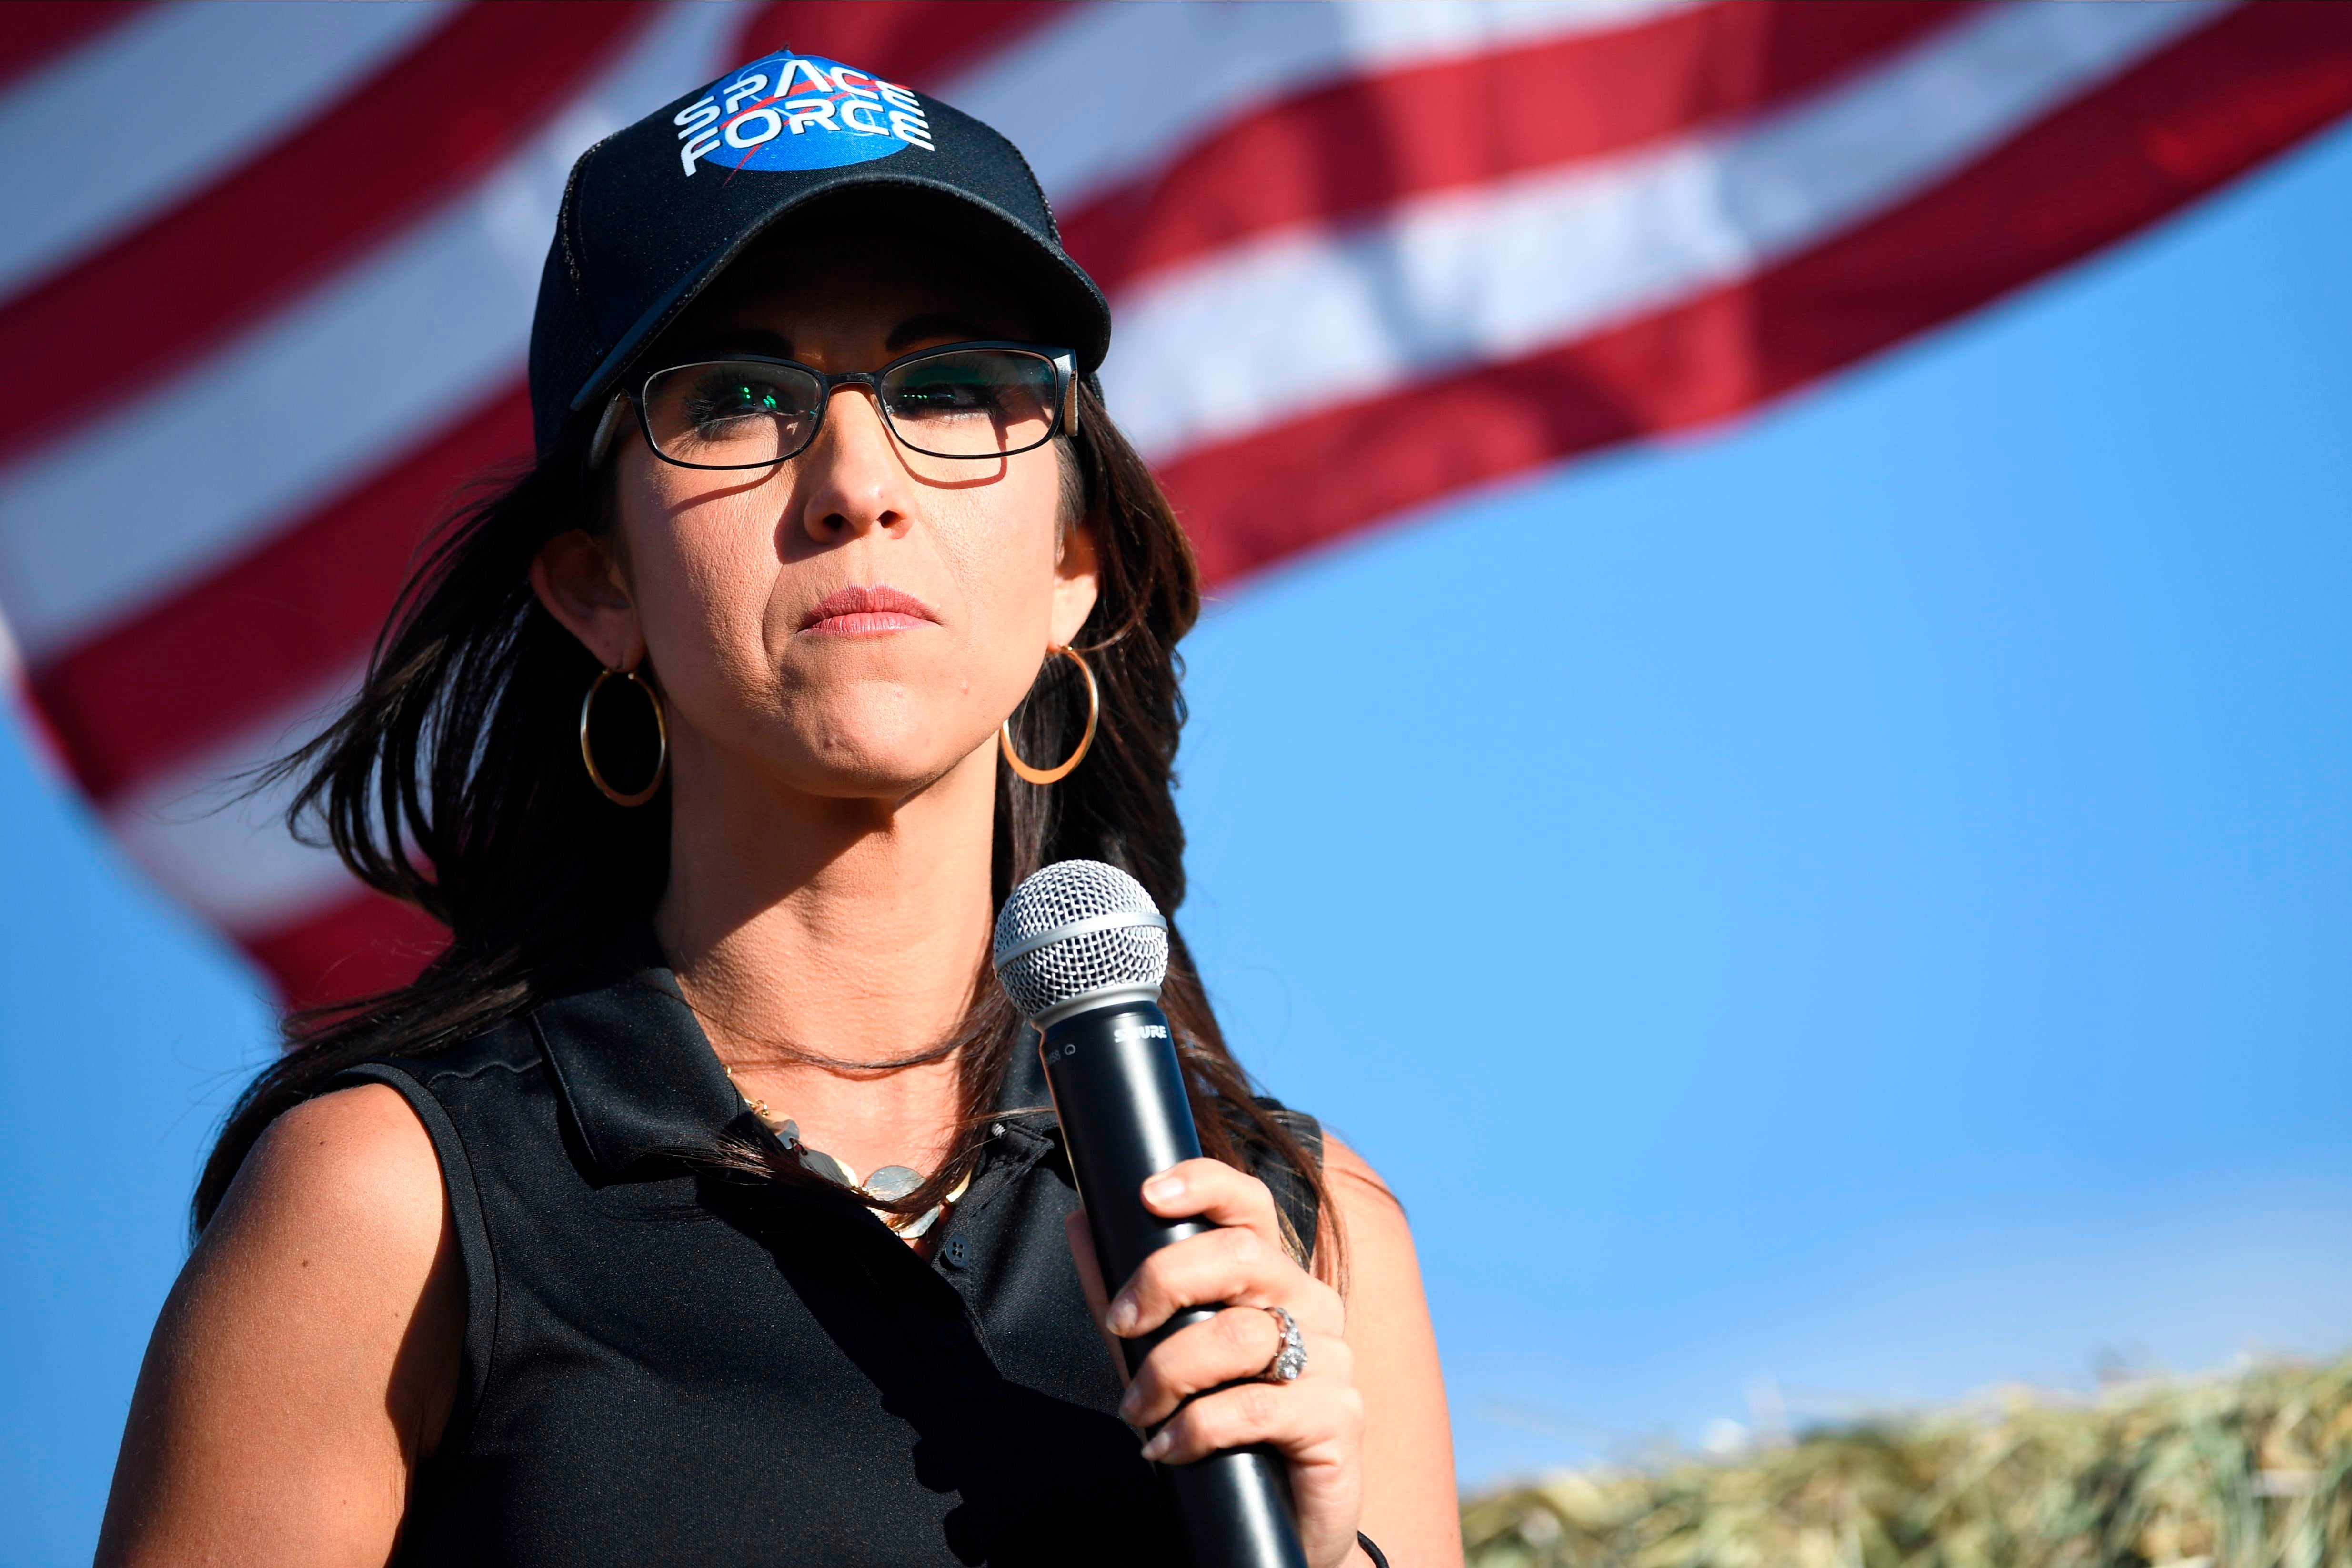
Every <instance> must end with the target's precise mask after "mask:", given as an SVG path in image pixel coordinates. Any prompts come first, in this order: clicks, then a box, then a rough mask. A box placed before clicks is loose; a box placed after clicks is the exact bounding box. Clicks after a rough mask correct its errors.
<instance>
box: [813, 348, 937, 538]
mask: <svg viewBox="0 0 2352 1568" xmlns="http://www.w3.org/2000/svg"><path fill="white" fill-rule="evenodd" d="M799 468H800V490H801V525H802V527H803V528H805V529H806V530H807V531H808V535H809V537H810V538H813V539H815V540H816V541H818V542H819V543H831V542H833V541H835V540H836V539H840V538H845V537H847V536H849V535H852V534H856V533H862V532H866V531H867V530H869V529H881V530H885V531H887V530H889V529H892V528H901V527H904V526H905V525H906V524H908V523H909V522H911V521H913V515H912V510H911V507H910V504H909V503H910V499H911V498H910V497H909V496H908V474H907V467H906V465H905V464H904V463H902V462H901V461H900V460H899V456H898V444H897V443H896V442H895V441H893V440H892V439H891V436H890V431H889V427H888V426H887V425H886V424H885V423H883V422H882V410H881V408H880V406H879V405H878V404H877V403H876V402H875V401H874V394H873V393H872V392H870V391H869V390H868V389H866V388H865V387H860V386H845V387H835V389H834V392H833V399H832V402H830V403H829V404H828V405H827V406H826V408H825V411H824V428H823V429H822V430H820V431H819V432H817V438H816V440H815V441H814V442H813V443H811V444H810V445H809V449H808V450H807V451H806V452H804V453H803V454H802V455H801V459H800V465H799Z"/></svg>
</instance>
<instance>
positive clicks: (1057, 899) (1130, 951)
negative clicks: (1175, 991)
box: [996, 861, 1168, 1018]
mask: <svg viewBox="0 0 2352 1568" xmlns="http://www.w3.org/2000/svg"><path fill="white" fill-rule="evenodd" d="M1159 913H1160V906H1159V905H1158V904H1154V903H1152V902H1151V895H1150V894H1148V893H1146V892H1144V891H1143V884H1142V883H1139V882H1138V881H1136V880H1135V879H1134V878H1133V877H1131V876H1129V875H1128V874H1127V873H1125V872H1123V871H1121V870H1119V869H1118V867H1117V866H1115V865H1105V864H1104V863H1103V862H1100V861H1058V862H1055V863H1054V864H1052V865H1049V866H1047V867H1046V868H1045V870H1043V871H1041V872H1039V873H1036V874H1035V875H1034V876H1032V877H1030V878H1029V879H1028V880H1027V881H1026V882H1024V883H1022V884H1021V885H1020V886H1019V887H1016V888H1014V889H1013V896H1012V897H1010V898H1008V899H1006V900H1005V901H1004V910H1003V913H1002V914H1001V915H998V916H997V917H996V951H997V952H999V953H1003V952H1006V951H1009V950H1010V949H1012V948H1014V947H1017V946H1020V945H1021V944H1022V943H1024V942H1026V941H1028V940H1029V939H1030V938H1032V937H1034V936H1042V935H1043V934H1045V932H1048V931H1052V930H1055V929H1057V928H1058V927H1061V926H1064V925H1070V924H1072V923H1073V922H1075V921H1080V920H1091V919H1096V918H1098V917H1103V916H1117V915H1136V916H1139V917H1141V918H1150V917H1154V916H1157V915H1159ZM1167 973H1168V932H1167V928H1166V927H1164V926H1161V925H1143V924H1140V923H1139V924H1136V925H1111V926H1109V927H1108V928H1107V929H1101V930H1094V931H1086V932H1081V933H1078V934H1077V935H1076V936H1066V937H1064V938H1062V939H1061V940H1060V941H1058V942H1048V943H1046V944H1045V946H1042V947H1037V948H1033V949H1032V950H1030V951H1029V952H1026V953H1024V954H1022V955H1021V956H1019V957H1017V958H1014V959H1013V960H1012V961H1011V962H1010V963H1007V964H1004V965H1003V967H1000V968H999V969H998V970H997V974H998V976H999V977H1001V978H1002V979H1003V981H1004V990H1005V994H1006V995H1007V996H1009V997H1011V998H1013V1006H1014V1007H1016V1008H1019V1009H1021V1011H1022V1013H1023V1015H1024V1017H1028V1018H1035V1017H1036V1016H1037V1015H1038V1014H1039V1013H1042V1012H1044V1011H1045V1009H1048V1008H1050V1007H1052V1006H1054V1004H1055V1003H1056V1002H1062V1001H1066V1000H1068V999H1069V998H1072V997H1076V996H1083V995H1085V994H1086V993H1087V992H1089V991H1099V990H1104V989H1107V988H1110V987H1113V986H1152V987H1157V986H1158V985H1159V984H1160V980H1161V979H1162V978H1163V977H1165V976H1166V975H1167Z"/></svg>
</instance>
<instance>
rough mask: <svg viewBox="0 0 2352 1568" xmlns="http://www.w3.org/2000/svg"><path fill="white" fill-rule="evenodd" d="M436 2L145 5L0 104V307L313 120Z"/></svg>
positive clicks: (224, 0)
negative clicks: (1, 214)
mask: <svg viewBox="0 0 2352 1568" xmlns="http://www.w3.org/2000/svg"><path fill="white" fill-rule="evenodd" d="M448 9H449V0H373V3H372V4H368V5H343V4H330V3H327V0H302V3H300V4H288V3H286V0H206V3H205V4H198V5H159V6H156V7H155V8H154V9H153V10H152V11H149V12H148V13H146V14H145V15H144V16H137V17H134V18H132V19H131V20H130V21H128V22H125V23H123V24H122V25H121V26H120V27H118V28H117V29H115V30H114V31H112V32H110V33H107V34H104V35H102V36H100V37H99V38H98V40H97V41H96V42H94V43H92V44H90V45H89V47H86V48H83V49H80V50H78V51H76V52H75V53H73V54H70V55H68V56H67V57H65V58H64V59H62V60H60V61H58V63H57V64H56V65H54V66H52V67H50V68H48V69H47V70H45V71H42V72H40V73H38V74H37V75H36V76H34V77H33V78H30V79H29V80H26V81H22V82H19V83H18V84H17V85H16V87H15V88H14V89H11V90H10V91H9V92H8V93H7V94H6V95H5V97H0V211H5V212H6V213H7V214H8V221H7V222H6V223H5V224H0V295H5V294H8V293H10V292H13V291H14V290H16V288H18V287H23V286H24V285H25V284H27V283H29V282H31V281H32V280H33V278H34V277H37V276H39V275H40V274H43V273H46V272H48V271H50V270H51V269H53V268H55V267H58V266H59V265H61V264H62V263H64V262H66V261H68V260H69V259H70V258H71V257H73V256H77V255H79V254H80V253H81V252H84V251H87V250H89V248H90V247H92V246H97V245H99V244H100V243H102V242H104V241H105V240H106V239H108V238H109V237H110V236H111V235H115V234H116V233H118V232H120V231H121V229H123V228H125V227H127V226H128V225H131V224H135V223H137V222H139V221H141V220H142V219H143V218H145V217H146V216H147V215H148V214H149V213H150V211H151V210H152V209H153V208H155V207H158V206H166V205H169V204H172V203H173V202H177V201H179V200H181V199H182V198H184V197H185V196H186V195H188V194H189V193H191V192H194V191H195V190H197V189H199V188H201V187H202V186H203V184H204V183H205V182H206V181H207V180H209V179H211V178H212V177H213V176H214V175H215V174H217V173H218V172H221V171H222V170H223V169H225V168H226V167H228V166H230V165H232V164H234V163H235V162H237V161H238V160H240V159H242V158H244V157H246V156H247V155H248V154H249V153H251V152H255V151H256V150H257V149H259V148H261V147H264V146H267V145H268V143H269V142H270V141H271V140H272V139H274V138H275V137H277V136H278V135H279V134H280V133H282V132H283V131H285V130H286V129H287V128H289V126H292V125H293V124H295V123H297V122H298V121H299V120H303V119H305V118H307V117H308V116H310V115H311V114H313V113H315V112H317V111H318V110H320V109H321V108H323V107H324V106H325V105H327V104H328V103H330V102H331V101H332V100H333V99H336V98H337V97H339V96H340V95H341V94H342V93H344V92H346V91H348V90H349V89H351V87H352V85H353V84H354V83H355V82H357V81H358V80H359V79H360V78H362V77H364V76H366V75H367V74H368V73H369V72H370V71H372V70H374V69H375V68H377V67H379V66H381V65H382V64H383V63H384V62H385V61H386V60H388V59H389V58H391V57H393V56H394V55H395V54H397V53H398V52H399V51H400V50H402V49H404V48H405V47H408V46H409V45H410V44H411V43H413V42H414V41H415V39H416V37H418V36H419V35H420V34H422V33H423V32H425V29H426V28H428V27H430V26H432V25H433V24H434V23H436V22H437V21H439V20H440V19H441V18H442V16H443V15H444V14H445V13H446V12H447V10H448Z"/></svg>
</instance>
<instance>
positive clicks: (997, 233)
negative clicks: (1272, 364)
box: [530, 49, 1110, 457]
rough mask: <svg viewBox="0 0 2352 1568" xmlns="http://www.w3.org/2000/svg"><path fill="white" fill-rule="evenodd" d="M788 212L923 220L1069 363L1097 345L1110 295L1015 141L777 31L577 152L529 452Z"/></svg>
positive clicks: (587, 409) (1096, 358)
mask: <svg viewBox="0 0 2352 1568" xmlns="http://www.w3.org/2000/svg"><path fill="white" fill-rule="evenodd" d="M787 219H790V220H792V221H793V223H794V224H795V225H797V224H802V223H806V224H812V225H814V224H818V223H825V224H838V223H849V222H856V221H864V220H868V219H881V220H883V221H887V222H888V223H891V224H894V225H904V226H907V227H909V228H912V229H914V230H917V231H919V232H922V233H926V234H929V235H935V236H937V237H938V238H940V239H941V240H943V241H945V242H947V243H949V244H950V245H951V246H955V247H956V248H957V250H958V251H959V253H960V254H966V255H976V256H980V257H982V258H983V259H985V260H987V261H989V262H991V263H992V264H994V265H995V266H996V267H999V268H1000V269H1002V270H1003V271H1004V272H1005V273H1006V274H1008V275H1009V276H1011V277H1013V279H1014V280H1015V281H1016V282H1018V283H1019V284H1021V285H1022V286H1024V287H1025V288H1026V289H1027V290H1028V291H1029V292H1030V294H1031V297H1032V303H1033V304H1034V307H1035V308H1037V310H1038V311H1039V312H1040V314H1041V315H1042V317H1043V319H1044V326H1045V330H1047V331H1048V332H1049V333H1051V334H1052V336H1053V341H1054V346H1055V347H1057V348H1066V349H1068V350H1070V351H1071V352H1072V353H1073V354H1075V355H1076V358H1077V365H1078V369H1079V371H1081V372H1084V373H1088V374H1091V373H1092V372H1093V371H1094V370H1095V369H1096V368H1097V366H1099V365H1100V364H1101V363H1102V358H1103V355H1104V353H1105V352H1106V351H1107V350H1108V349H1109V347H1110V307H1109V306H1108V304H1106V303H1105V302H1104V300H1103V297H1102V290H1100V289H1098V288H1097V287H1095V284H1094V280H1093V279H1092V278H1090V277H1087V275H1086V273H1085V271H1084V270H1083V269H1081V268H1080V267H1079V266H1078V264H1077V263H1076V262H1074V261H1072V260H1071V259H1070V258H1069V256H1068V254H1067V253H1066V252H1065V251H1064V250H1063V249H1062V236H1061V233H1060V231H1059V230H1058V229H1057V228H1056V227H1055V224H1054V211H1053V208H1052V207H1051V205H1049V204H1047V202H1046V200H1045V192H1044V191H1043V190H1042V189H1040V188H1039V186H1038V184H1037V177H1036V175H1035V174H1034V173H1032V172H1030V169H1029V162H1028V160H1026V159H1025V158H1024V157H1022V156H1021V152H1020V149H1018V148H1016V147H1014V146H1013V143H1012V142H1010V141H1006V140H1005V139H1004V138H1003V136H1001V135H999V134H997V132H995V131H992V130H991V129H989V127H987V126H985V125H982V123H981V122H980V121H979V120H974V119H972V118H971V116H970V115H968V114H964V113H962V112H961V111H960V110H954V109H950V108H949V107H948V106H947V105H946V104H944V103H941V102H940V101H939V100H938V99H934V98H930V97H928V96H926V95H924V94H922V93H919V92H916V91H914V90H913V89H909V88H905V87H901V86H899V85H898V83H896V82H887V81H883V80H881V79H879V78H876V77H873V76H871V75H868V74H867V73H866V72H864V71H861V70H858V69H857V68H856V67H854V66H845V65H843V64H842V63H841V62H840V61H838V60H829V59H824V58H823V57H817V56H813V55H798V54H794V53H793V52H792V51H791V50H789V49H782V50H779V51H778V52H776V53H775V54H772V55H767V56H764V57H761V58H760V59H756V60H753V61H752V62H751V64H749V65H746V66H743V67H740V68H738V69H735V70H731V71H729V72H728V73H727V74H726V75H724V76H722V77H720V78H719V79H718V80H716V81H714V82H712V83H711V84H710V85H709V87H707V88H704V89H700V90H698V91H696V92H692V93H688V94H687V95H686V96H685V97H683V98H680V99H677V100H675V101H674V102H671V103H669V104H667V105H665V106H664V107H663V108H661V109H660V110H656V111H655V112H654V113H652V114H649V115H647V116H646V118H645V119H643V120H638V121H637V122H636V123H635V125H632V126H630V127H629V128H628V129H626V130H625V131H616V132H614V134H613V135H611V136H608V137H606V138H605V139H604V141H599V142H598V143H596V145H595V146H593V147H591V148H590V149H589V150H588V151H587V152H583V153H582V154H581V155H580V161H579V162H576V163H574V164H573V165H572V178H571V180H570V182H569V183H566V185H565V186H564V189H563V205H562V209H561V210H560V211H559V212H558V213H557V214H556V219H555V239H554V242H553V243H552V244H551V245H550V246H548V251H547V267H546V268H545V270H544V271H543V272H542V273H541V275H540V283H539V308H538V310H537V312H536V314H535V315H534V316H533V318H532V320H531V329H530V408H531V423H532V427H533V433H534V434H535V436H536V438H537V444H538V448H539V452H540V455H541V456H542V457H543V456H545V455H547V454H548V453H549V452H550V451H551V450H552V448H553V447H554V445H555V444H556V441H557V439H558V438H559V437H560V436H561V435H562V433H563V432H564V430H565V428H566V427H567V426H568V425H569V424H570V423H572V421H573V420H576V419H580V418H583V416H584V417H588V418H593V417H595V415H596V413H597V412H598V410H599V408H600V405H602V404H603V403H604V401H605V399H606V398H608V397H609V396H610V395H611V394H612V393H613V392H615V391H617V390H618V389H619V386H620V384H621V380H622V376H623V374H624V372H625V371H628V370H629V368H630V366H631V362H632V361H634V360H635V358H636V357H637V356H638V355H639V354H640V353H641V352H643V351H644V350H645V348H646V345H647V344H649V343H651V342H652V341H653V340H655V338H656V337H657V336H659V335H660V333H661V331H662V330H663V329H665V328H666V327H667V326H668V325H669V324H670V323H671V322H672V321H674V320H676V319H677V316H678V314H679V312H681V311H683V310H684V309H685V308H687V307H688V305H690V304H692V303H693V301H694V299H695V298H696V297H697V296H698V295H699V294H700V293H701V292H702V290H703V289H704V288H705V287H708V286H709V283H710V281H711V280H712V279H713V278H715V277H718V276H719V273H720V272H722V271H724V270H725V269H726V267H727V266H728V264H729V263H730V262H732V261H733V260H734V259H735V258H736V257H737V256H740V255H741V254H742V253H743V251H744V249H745V247H747V246H750V245H751V243H752V242H753V241H754V240H756V239H758V238H759V237H760V236H761V235H763V234H766V233H767V232H769V231H770V230H771V229H772V228H774V227H776V226H777V225H779V224H782V223H783V222H785V221H786V220H787Z"/></svg>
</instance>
